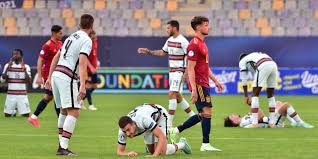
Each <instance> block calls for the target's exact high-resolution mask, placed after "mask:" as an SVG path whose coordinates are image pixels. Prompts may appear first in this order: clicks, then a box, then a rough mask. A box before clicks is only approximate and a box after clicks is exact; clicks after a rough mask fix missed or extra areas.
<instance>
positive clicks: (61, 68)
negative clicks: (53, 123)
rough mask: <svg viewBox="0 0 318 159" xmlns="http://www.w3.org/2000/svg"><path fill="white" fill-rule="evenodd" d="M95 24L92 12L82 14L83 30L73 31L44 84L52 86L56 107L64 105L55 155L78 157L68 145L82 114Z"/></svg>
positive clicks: (55, 57) (55, 58)
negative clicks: (81, 102) (91, 34)
mask: <svg viewBox="0 0 318 159" xmlns="http://www.w3.org/2000/svg"><path fill="white" fill-rule="evenodd" d="M93 23H94V18H93V17H92V16H91V15H89V14H83V15H82V16H81V20H80V30H78V31H76V32H75V33H73V34H71V35H70V36H69V37H68V38H67V39H66V40H65V43H64V44H63V46H62V48H61V51H60V52H58V53H57V54H56V55H55V56H54V58H53V60H52V64H51V68H50V73H49V77H48V80H47V81H46V83H45V87H46V89H50V88H52V92H53V95H54V100H55V103H56V106H57V107H58V108H61V111H60V115H59V118H58V124H57V126H58V130H59V147H58V150H57V152H56V155H62V156H77V155H76V154H75V153H73V152H72V151H70V150H69V149H68V147H69V140H70V139H71V136H72V134H73V132H74V129H75V125H76V121H77V118H78V117H79V115H80V113H79V112H80V110H79V109H80V108H81V105H80V101H81V100H83V98H84V97H85V94H86V88H85V87H86V86H85V80H86V76H87V63H88V59H87V58H88V56H89V54H90V52H91V51H92V40H91V39H90V37H89V33H90V32H91V31H92V30H93ZM78 79H79V81H80V86H79V87H78ZM51 84H52V87H51Z"/></svg>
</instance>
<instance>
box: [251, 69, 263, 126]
mask: <svg viewBox="0 0 318 159" xmlns="http://www.w3.org/2000/svg"><path fill="white" fill-rule="evenodd" d="M263 72H264V71H263V70H257V71H256V72H255V75H254V80H253V94H252V102H251V113H252V124H251V125H250V126H249V127H247V128H258V110H259V94H260V92H261V90H262V87H263V83H264V80H265V79H264V76H263Z"/></svg>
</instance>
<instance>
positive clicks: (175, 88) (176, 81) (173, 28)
mask: <svg viewBox="0 0 318 159" xmlns="http://www.w3.org/2000/svg"><path fill="white" fill-rule="evenodd" d="M167 33H168V34H169V39H168V40H167V41H166V43H165V45H164V46H163V48H162V50H149V49H148V48H138V52H139V53H141V54H150V55H155V56H165V55H167V54H168V55H169V85H170V88H169V111H168V112H169V116H168V127H169V128H170V127H172V122H173V117H174V114H175V111H176V109H177V103H178V104H180V106H181V108H182V109H183V110H184V111H185V112H186V113H187V114H188V115H189V117H191V116H193V115H195V113H194V112H193V111H192V110H191V107H190V105H189V103H188V102H187V100H186V99H184V98H183V96H182V91H183V82H185V81H186V80H187V78H188V73H187V69H186V67H187V57H186V55H187V53H186V52H187V47H188V45H189V42H188V40H187V39H186V38H185V37H184V36H183V35H181V34H180V32H179V22H178V21H176V20H171V21H169V22H168V23H167Z"/></svg>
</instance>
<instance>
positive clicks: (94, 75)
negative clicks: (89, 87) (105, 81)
mask: <svg viewBox="0 0 318 159" xmlns="http://www.w3.org/2000/svg"><path fill="white" fill-rule="evenodd" d="M87 82H88V83H92V84H95V83H99V80H98V76H97V73H88V80H87Z"/></svg>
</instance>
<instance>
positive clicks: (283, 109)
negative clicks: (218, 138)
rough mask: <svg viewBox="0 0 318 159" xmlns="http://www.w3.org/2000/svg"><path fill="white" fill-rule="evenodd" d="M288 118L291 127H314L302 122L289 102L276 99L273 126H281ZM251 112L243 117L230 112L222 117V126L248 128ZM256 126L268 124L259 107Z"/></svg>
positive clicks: (261, 126)
mask: <svg viewBox="0 0 318 159" xmlns="http://www.w3.org/2000/svg"><path fill="white" fill-rule="evenodd" d="M286 117H287V118H288V120H289V121H290V122H291V126H292V127H300V128H314V126H312V125H310V124H308V123H306V122H304V121H303V120H302V119H301V118H300V116H299V114H298V113H297V112H296V111H295V109H294V107H293V106H292V105H290V104H289V103H282V102H281V101H276V108H275V117H274V121H275V127H276V128H282V127H284V121H285V119H286ZM252 122H253V121H252V114H251V113H248V114H247V115H245V116H244V117H242V118H241V117H240V115H237V114H231V115H229V116H227V117H225V118H224V126H225V127H238V126H240V127H242V128H245V127H246V128H249V125H251V124H252ZM258 123H259V124H258V126H259V128H265V127H267V125H268V117H266V116H265V115H264V113H263V111H262V110H261V109H259V111H258Z"/></svg>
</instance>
